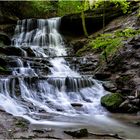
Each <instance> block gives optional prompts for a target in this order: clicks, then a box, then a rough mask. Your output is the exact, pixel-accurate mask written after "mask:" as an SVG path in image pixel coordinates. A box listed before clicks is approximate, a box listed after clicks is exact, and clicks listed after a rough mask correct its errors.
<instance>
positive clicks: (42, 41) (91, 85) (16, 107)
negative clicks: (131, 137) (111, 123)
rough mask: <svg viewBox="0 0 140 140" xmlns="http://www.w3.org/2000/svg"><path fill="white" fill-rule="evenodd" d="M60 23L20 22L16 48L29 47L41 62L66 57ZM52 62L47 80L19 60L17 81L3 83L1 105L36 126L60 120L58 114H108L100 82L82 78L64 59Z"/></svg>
mask: <svg viewBox="0 0 140 140" xmlns="http://www.w3.org/2000/svg"><path fill="white" fill-rule="evenodd" d="M59 24H60V18H52V19H48V20H44V19H38V20H32V19H28V20H20V21H18V23H17V27H16V29H15V35H14V37H13V45H14V46H16V47H20V48H24V47H30V48H31V49H32V50H33V52H34V53H35V54H36V57H42V59H43V57H48V56H66V55H67V52H66V49H65V44H64V42H63V38H62V36H61V35H60V33H59V32H58V27H59ZM34 26H35V27H34ZM33 27H34V28H33ZM49 62H50V63H51V65H52V67H50V68H49V69H50V74H49V75H47V76H48V78H46V79H39V75H38V73H36V72H35V70H34V69H32V68H31V66H30V62H28V61H27V66H26V67H25V65H24V63H23V62H22V60H21V59H20V58H18V59H17V63H18V65H19V67H17V68H14V69H13V76H18V78H16V79H15V78H3V79H1V80H0V93H1V94H0V98H1V100H0V106H1V107H2V108H3V109H4V110H6V111H7V112H9V113H11V114H13V115H15V116H22V117H24V118H26V119H28V120H30V121H31V123H37V124H39V123H40V124H41V123H42V122H43V124H49V121H59V117H57V116H58V115H61V116H67V117H70V116H75V117H76V116H81V115H83V116H84V115H89V116H90V115H99V114H104V113H105V111H104V110H103V108H102V107H101V105H100V98H101V96H102V95H104V94H105V91H104V89H103V87H102V86H101V84H100V83H99V82H98V81H95V80H93V79H92V78H89V77H81V76H80V74H78V73H77V72H76V71H73V70H72V69H70V67H69V65H68V63H67V62H66V61H65V59H64V58H63V57H55V58H50V59H49ZM25 76H26V78H25ZM31 76H34V77H35V78H34V79H32V78H31ZM17 89H18V90H17ZM72 104H74V105H75V107H74V105H72ZM76 104H80V107H78V106H77V107H76ZM50 116H51V119H50ZM44 117H45V118H44ZM60 120H61V119H60ZM61 121H62V120H61ZM77 121H80V120H77ZM52 124H53V123H52Z"/></svg>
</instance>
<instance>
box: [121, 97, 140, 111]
mask: <svg viewBox="0 0 140 140" xmlns="http://www.w3.org/2000/svg"><path fill="white" fill-rule="evenodd" d="M135 104H136V103H135V102H133V103H132V102H131V101H130V100H128V99H127V100H125V101H124V102H123V103H121V105H120V106H119V107H120V110H121V112H125V113H135V112H138V111H139V107H137V106H136V105H135Z"/></svg>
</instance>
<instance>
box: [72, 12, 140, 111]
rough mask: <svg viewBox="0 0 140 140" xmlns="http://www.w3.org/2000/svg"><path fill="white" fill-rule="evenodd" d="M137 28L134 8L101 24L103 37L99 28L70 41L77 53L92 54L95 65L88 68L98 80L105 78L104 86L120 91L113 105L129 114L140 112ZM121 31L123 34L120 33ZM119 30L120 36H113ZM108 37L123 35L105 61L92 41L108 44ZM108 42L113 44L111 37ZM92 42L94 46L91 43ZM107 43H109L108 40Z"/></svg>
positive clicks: (139, 27) (139, 39) (137, 23)
mask: <svg viewBox="0 0 140 140" xmlns="http://www.w3.org/2000/svg"><path fill="white" fill-rule="evenodd" d="M131 29H132V30H131ZM139 29H140V18H139V17H138V11H135V12H133V13H132V14H129V15H126V16H121V17H119V18H117V19H115V20H113V21H112V22H111V23H110V24H109V25H107V26H106V27H105V35H106V36H105V35H104V36H101V37H100V34H101V33H102V31H99V32H97V33H96V34H93V35H91V36H90V37H89V39H84V38H83V39H80V40H79V41H78V40H77V41H76V40H75V41H72V44H74V45H73V46H76V45H77V48H76V47H74V49H75V52H76V54H77V55H78V56H83V57H89V56H92V57H95V58H96V60H97V64H96V68H93V69H92V74H93V75H94V77H95V78H97V79H99V80H103V81H107V82H104V84H103V86H104V88H105V89H106V90H108V91H110V92H113V93H115V92H116V93H121V95H122V96H123V100H122V102H121V103H120V104H119V105H118V106H117V109H118V111H119V112H129V113H130V112H131V113H132V112H138V111H140V108H139V105H140V96H139V89H140V87H139V66H140V64H139V42H140V36H139V34H140V31H139ZM130 30H131V31H130ZM123 32H125V33H124V34H123ZM120 33H121V35H120V36H121V38H119V37H117V34H120ZM115 34H116V35H115ZM109 36H110V37H111V36H112V37H113V36H116V38H114V39H116V40H114V41H117V42H118V41H119V39H122V37H125V38H123V40H122V41H121V42H122V43H121V42H120V43H121V44H120V46H118V48H117V49H116V50H114V49H113V50H110V52H109V54H108V58H107V59H108V60H107V61H108V62H107V63H106V62H105V59H104V60H103V57H104V56H103V53H102V52H103V50H104V49H103V50H102V48H101V49H100V48H98V49H97V48H94V45H96V44H95V43H96V41H98V43H101V41H103V42H104V44H105V41H106V40H107V43H108V41H109V40H108V37H109ZM101 39H105V40H101ZM94 40H96V41H94ZM99 41H100V42H99ZM110 41H112V43H113V38H112V40H110ZM117 42H116V43H117ZM93 43H94V45H92V44H93ZM108 45H110V44H109V43H108ZM82 46H83V47H82ZM114 47H115V44H114ZM110 49H112V48H110ZM111 51H115V53H114V52H113V53H112V54H111ZM93 65H94V64H93ZM91 67H92V65H91ZM90 71H91V70H90ZM105 106H106V105H105ZM114 111H115V110H114Z"/></svg>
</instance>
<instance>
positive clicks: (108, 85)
mask: <svg viewBox="0 0 140 140" xmlns="http://www.w3.org/2000/svg"><path fill="white" fill-rule="evenodd" d="M103 87H104V89H105V90H107V91H110V92H115V91H116V90H117V88H116V85H115V84H114V83H113V82H105V83H103Z"/></svg>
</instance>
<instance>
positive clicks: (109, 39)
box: [77, 28, 140, 63]
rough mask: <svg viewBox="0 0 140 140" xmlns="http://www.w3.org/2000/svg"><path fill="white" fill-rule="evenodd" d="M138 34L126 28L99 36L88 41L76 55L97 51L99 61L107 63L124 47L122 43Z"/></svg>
mask: <svg viewBox="0 0 140 140" xmlns="http://www.w3.org/2000/svg"><path fill="white" fill-rule="evenodd" d="M137 34H140V29H139V30H134V29H132V28H126V29H123V30H117V31H115V32H113V33H106V34H100V35H99V36H98V37H96V38H95V39H92V40H90V41H89V43H88V44H87V45H86V46H84V47H83V48H82V49H80V50H79V51H78V52H77V55H81V54H82V53H83V52H86V51H94V52H95V51H98V52H100V56H101V57H100V58H101V61H102V60H103V61H106V62H107V63H108V61H109V58H112V56H113V55H114V54H115V53H116V52H117V51H118V50H119V48H121V47H122V46H123V45H124V43H123V42H124V41H125V40H127V39H128V38H130V37H134V36H136V35H137Z"/></svg>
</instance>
